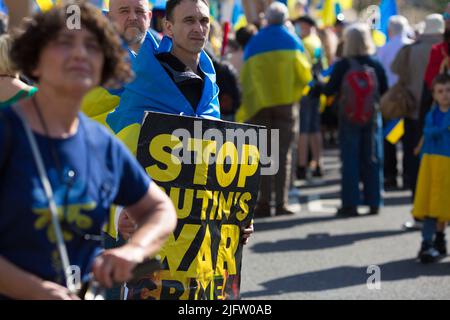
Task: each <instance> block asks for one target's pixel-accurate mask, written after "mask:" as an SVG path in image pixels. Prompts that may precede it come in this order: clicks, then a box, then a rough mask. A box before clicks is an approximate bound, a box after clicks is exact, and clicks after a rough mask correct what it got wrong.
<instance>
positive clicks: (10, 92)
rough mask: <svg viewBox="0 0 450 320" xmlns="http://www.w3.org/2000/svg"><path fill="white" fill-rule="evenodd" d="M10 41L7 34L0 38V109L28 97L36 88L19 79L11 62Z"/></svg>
mask: <svg viewBox="0 0 450 320" xmlns="http://www.w3.org/2000/svg"><path fill="white" fill-rule="evenodd" d="M11 46H12V39H11V36H10V35H9V34H3V35H1V36H0V109H1V108H3V107H5V106H8V105H12V104H14V103H16V102H17V101H19V100H20V99H23V98H26V97H30V96H32V95H33V94H35V93H36V91H37V88H35V87H32V86H29V85H27V84H26V83H25V82H23V81H22V80H20V79H19V72H18V70H17V68H16V67H15V66H14V64H13V63H12V61H11V58H10V51H11Z"/></svg>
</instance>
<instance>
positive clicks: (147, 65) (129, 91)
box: [106, 37, 220, 153]
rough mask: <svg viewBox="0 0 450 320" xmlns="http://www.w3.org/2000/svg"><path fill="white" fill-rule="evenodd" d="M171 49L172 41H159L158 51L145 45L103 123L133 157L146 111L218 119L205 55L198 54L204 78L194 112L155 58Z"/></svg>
mask: <svg viewBox="0 0 450 320" xmlns="http://www.w3.org/2000/svg"><path fill="white" fill-rule="evenodd" d="M171 49H172V40H171V39H170V38H168V37H164V38H163V39H162V41H161V43H160V45H159V47H155V46H154V44H153V43H152V42H151V41H150V40H148V39H146V40H145V41H144V43H143V45H142V47H141V49H140V51H139V55H138V56H137V57H136V60H135V65H134V70H133V71H134V72H135V79H134V81H132V82H130V83H129V84H127V85H125V90H124V91H123V93H122V96H121V100H120V104H119V106H118V107H117V108H116V109H115V110H114V111H113V112H112V113H110V114H109V115H108V117H107V119H106V122H107V124H108V126H109V127H110V128H111V129H112V130H113V132H114V133H115V134H116V135H117V136H118V137H119V138H120V139H121V140H122V141H123V142H124V143H125V144H126V145H127V146H128V147H129V148H130V150H131V151H132V152H133V153H135V152H136V148H137V141H138V136H139V131H140V127H141V123H142V120H143V117H144V112H145V111H156V112H164V113H170V114H179V115H185V116H194V117H202V118H210V119H220V107H219V99H218V96H219V88H218V87H217V84H216V73H215V70H214V67H213V64H212V61H211V60H210V59H209V57H208V55H207V54H206V53H205V52H204V51H202V52H201V54H200V61H199V68H200V70H201V71H202V72H203V74H204V75H205V77H204V86H203V93H202V97H201V99H200V102H199V104H198V106H197V108H196V110H195V111H194V109H193V108H192V106H191V105H190V103H189V101H188V100H187V99H186V98H185V97H184V95H183V94H182V92H181V91H180V90H179V89H178V87H177V86H176V84H175V83H174V82H173V80H172V79H171V78H170V76H169V75H168V74H167V73H166V71H165V70H164V68H163V67H162V66H161V64H160V62H159V61H158V59H157V58H156V57H155V55H156V54H158V53H163V52H170V50H171Z"/></svg>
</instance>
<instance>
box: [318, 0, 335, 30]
mask: <svg viewBox="0 0 450 320" xmlns="http://www.w3.org/2000/svg"><path fill="white" fill-rule="evenodd" d="M321 16H322V24H323V26H324V27H332V26H334V24H335V23H336V0H324V3H323V7H322V15H321Z"/></svg>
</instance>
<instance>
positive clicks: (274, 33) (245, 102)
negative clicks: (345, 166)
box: [236, 25, 312, 122]
mask: <svg viewBox="0 0 450 320" xmlns="http://www.w3.org/2000/svg"><path fill="white" fill-rule="evenodd" d="M311 79H312V75H311V65H310V64H309V62H308V60H307V58H306V55H305V53H304V48H303V45H302V43H301V40H300V39H299V38H298V37H297V36H295V35H293V34H291V33H290V32H289V31H288V30H287V29H286V28H285V27H283V26H275V25H272V26H268V27H266V28H264V29H261V30H260V31H259V32H258V33H257V34H256V35H255V36H254V37H253V38H252V39H251V40H250V42H249V43H248V44H247V47H246V49H245V52H244V65H243V67H242V71H241V84H242V91H243V96H242V105H241V107H240V108H239V109H238V112H237V114H236V119H237V120H238V121H241V122H245V121H248V120H249V119H250V118H252V117H253V116H254V115H256V114H257V113H258V112H259V111H260V110H262V109H263V108H268V107H273V106H281V105H288V104H292V103H295V102H298V101H300V98H301V96H302V91H303V88H304V87H305V86H306V85H307V84H308V82H309V81H311Z"/></svg>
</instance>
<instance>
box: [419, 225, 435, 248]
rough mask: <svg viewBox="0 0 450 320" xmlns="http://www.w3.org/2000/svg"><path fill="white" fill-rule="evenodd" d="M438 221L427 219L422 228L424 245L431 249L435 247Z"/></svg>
mask: <svg viewBox="0 0 450 320" xmlns="http://www.w3.org/2000/svg"><path fill="white" fill-rule="evenodd" d="M436 226H437V220H436V219H432V218H425V220H424V221H423V226H422V245H425V246H427V247H430V246H432V245H433V238H434V234H435V233H436Z"/></svg>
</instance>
